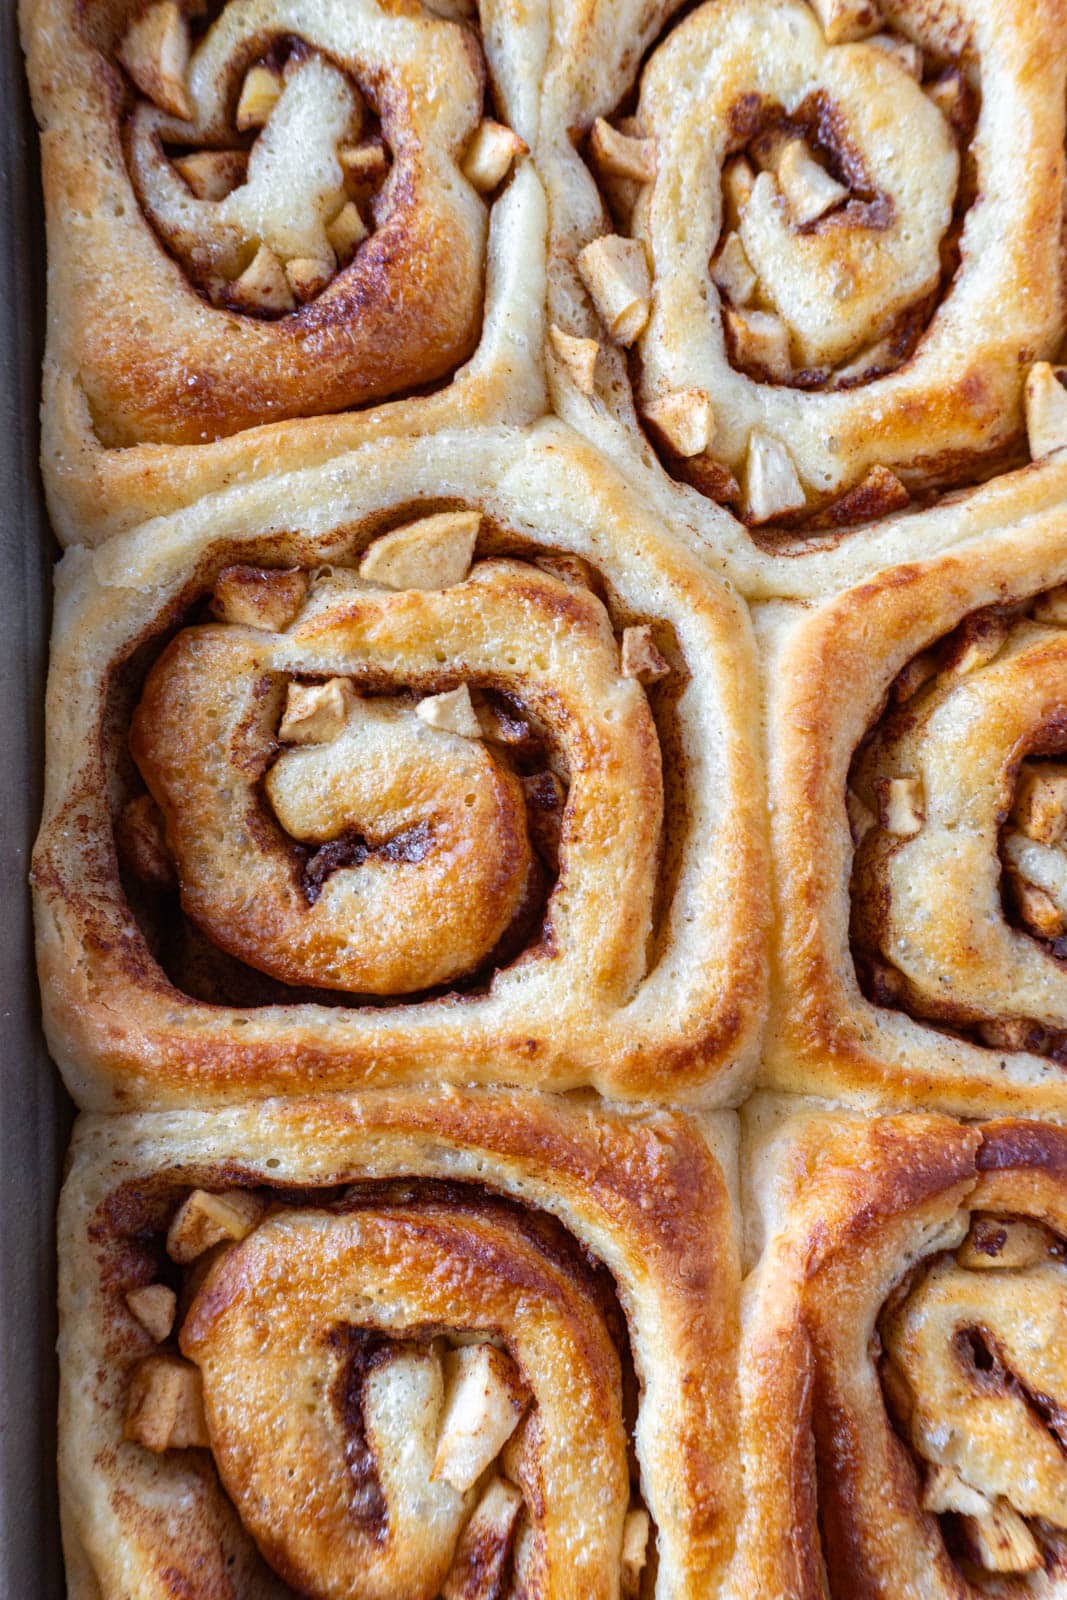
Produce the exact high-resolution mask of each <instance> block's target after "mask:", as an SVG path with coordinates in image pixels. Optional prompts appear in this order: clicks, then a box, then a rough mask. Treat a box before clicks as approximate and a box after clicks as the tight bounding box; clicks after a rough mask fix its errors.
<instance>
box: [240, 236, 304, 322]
mask: <svg viewBox="0 0 1067 1600" xmlns="http://www.w3.org/2000/svg"><path fill="white" fill-rule="evenodd" d="M229 298H230V300H231V301H232V302H233V304H234V305H235V306H236V307H237V309H238V310H239V311H270V312H284V311H292V310H293V308H294V306H295V304H296V302H295V301H294V299H293V292H292V290H291V289H290V287H289V279H288V278H287V277H286V276H285V268H284V267H283V266H282V264H281V262H280V261H279V260H278V257H277V256H276V255H275V254H274V251H273V250H272V249H271V248H270V246H269V245H265V244H261V245H260V247H259V249H258V250H257V251H256V253H255V256H254V257H253V260H252V262H251V264H250V265H249V266H247V267H246V268H245V270H244V271H243V272H242V273H241V275H240V277H239V278H235V279H234V281H233V283H231V285H230V293H229Z"/></svg>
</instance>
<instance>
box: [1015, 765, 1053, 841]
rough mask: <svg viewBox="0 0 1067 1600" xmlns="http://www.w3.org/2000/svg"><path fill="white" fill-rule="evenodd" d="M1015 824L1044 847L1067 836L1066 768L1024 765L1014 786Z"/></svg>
mask: <svg viewBox="0 0 1067 1600" xmlns="http://www.w3.org/2000/svg"><path fill="white" fill-rule="evenodd" d="M1011 816H1012V821H1013V822H1015V823H1016V824H1017V825H1018V826H1019V827H1020V828H1021V829H1022V831H1023V832H1024V833H1025V834H1026V835H1027V836H1028V837H1029V838H1031V839H1036V840H1038V841H1039V843H1041V844H1059V842H1060V840H1061V839H1062V838H1063V836H1064V834H1065V833H1067V766H1062V765H1060V764H1059V763H1056V762H1051V761H1050V762H1043V763H1041V764H1040V765H1038V764H1036V763H1035V764H1034V765H1032V766H1031V765H1029V764H1027V763H1024V764H1023V767H1022V769H1021V771H1020V773H1019V777H1018V780H1017V782H1016V785H1015V800H1014V803H1013V805H1012V808H1011Z"/></svg>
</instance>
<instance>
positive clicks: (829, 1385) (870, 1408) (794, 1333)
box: [731, 1096, 1067, 1600]
mask: <svg viewBox="0 0 1067 1600" xmlns="http://www.w3.org/2000/svg"><path fill="white" fill-rule="evenodd" d="M745 1122H746V1129H747V1140H746V1173H747V1177H746V1182H747V1184H748V1189H747V1191H746V1194H747V1196H748V1197H750V1198H751V1200H752V1204H753V1215H752V1219H751V1220H752V1231H753V1241H754V1243H756V1244H758V1246H759V1248H760V1254H759V1257H758V1262H757V1265H756V1267H755V1270H754V1271H753V1273H752V1275H751V1277H750V1279H749V1280H748V1283H747V1286H746V1290H745V1309H744V1323H743V1330H744V1331H743V1335H742V1355H741V1392H742V1427H741V1440H742V1443H741V1450H742V1457H743V1459H744V1461H745V1472H746V1482H747V1483H748V1484H749V1485H750V1497H749V1499H748V1501H747V1505H746V1514H745V1523H744V1526H743V1528H742V1531H741V1535H740V1538H739V1553H738V1558H737V1565H736V1567H735V1573H734V1577H733V1580H732V1584H731V1592H732V1593H733V1592H736V1593H737V1594H741V1593H753V1592H755V1593H760V1594H762V1593H768V1594H769V1593H774V1594H779V1595H783V1596H796V1597H800V1596H804V1597H812V1600H814V1597H817V1596H818V1597H826V1596H838V1595H864V1596H869V1597H870V1600H877V1597H879V1596H883V1595H884V1596H887V1597H888V1596H890V1595H892V1596H898V1597H899V1596H904V1595H908V1596H910V1595H916V1596H918V1595H920V1594H921V1595H924V1596H931V1597H941V1596H945V1597H949V1596H951V1597H952V1600H976V1597H979V1596H990V1595H1015V1596H1023V1595H1041V1596H1048V1597H1054V1596H1057V1595H1061V1594H1063V1593H1065V1592H1067V1532H1065V1529H1067V1446H1065V1443H1064V1421H1063V1419H1064V1416H1065V1415H1067V1412H1065V1409H1064V1401H1065V1399H1067V1318H1065V1312H1067V1267H1065V1265H1064V1250H1065V1248H1067V1245H1065V1240H1067V1140H1065V1135H1064V1131H1063V1129H1062V1128H1060V1127H1056V1126H1053V1125H1050V1124H1047V1123H1035V1122H1024V1121H1011V1120H1006V1121H1002V1122H991V1123H984V1124H977V1125H971V1126H964V1125H961V1124H958V1123H954V1122H952V1121H950V1120H949V1119H947V1118H943V1117H935V1116H926V1115H911V1116H901V1117H888V1118H881V1119H874V1120H863V1119H860V1118H859V1117H857V1116H855V1115H847V1114H845V1113H840V1112H837V1113H830V1112H828V1111H826V1110H824V1109H820V1108H818V1107H814V1106H813V1105H812V1104H811V1103H805V1102H802V1101H799V1102H798V1101H795V1100H794V1101H792V1102H789V1103H786V1102H784V1101H780V1102H776V1101H774V1100H773V1099H771V1098H770V1097H765V1096H758V1097H757V1098H756V1099H755V1100H753V1101H752V1102H751V1103H750V1106H749V1108H748V1109H747V1111H746V1113H745Z"/></svg>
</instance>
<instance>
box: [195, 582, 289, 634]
mask: <svg viewBox="0 0 1067 1600" xmlns="http://www.w3.org/2000/svg"><path fill="white" fill-rule="evenodd" d="M307 592H308V576H307V573H306V572H300V571H298V570H296V569H292V570H274V569H272V568H268V567H224V568H223V569H222V571H221V572H220V573H219V575H218V577H217V578H216V579H215V589H214V594H213V596H212V610H213V611H214V613H215V615H216V616H217V617H219V618H220V619H221V620H222V621H223V622H231V623H233V624H234V625H235V626H239V627H244V628H260V629H262V630H264V631H265V632H267V633H280V632H281V631H282V629H283V628H287V627H288V626H289V624H290V623H291V622H294V621H295V620H296V618H297V616H298V615H299V614H300V609H301V607H302V606H303V604H304V601H305V599H306V598H307Z"/></svg>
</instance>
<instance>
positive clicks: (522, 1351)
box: [60, 1091, 738, 1600]
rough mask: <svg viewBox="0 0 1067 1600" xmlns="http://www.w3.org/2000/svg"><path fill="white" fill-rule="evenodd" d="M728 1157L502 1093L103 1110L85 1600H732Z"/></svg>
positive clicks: (81, 1404)
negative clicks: (123, 1599) (359, 1597)
mask: <svg viewBox="0 0 1067 1600" xmlns="http://www.w3.org/2000/svg"><path fill="white" fill-rule="evenodd" d="M735 1141H736V1131H735V1129H734V1125H733V1121H732V1119H730V1118H728V1117H726V1116H722V1117H719V1118H708V1119H706V1120H705V1121H704V1122H702V1123H700V1124H698V1123H697V1122H695V1121H692V1120H689V1119H686V1118H685V1117H683V1116H681V1115H679V1114H670V1113H651V1114H646V1115H645V1116H643V1117H641V1118H639V1119H634V1120H628V1119H626V1118H625V1117H623V1116H621V1115H618V1114H612V1113H608V1112H601V1111H595V1110H592V1109H581V1108H579V1107H577V1106H573V1105H571V1106H567V1105H565V1104H563V1103H561V1102H553V1101H551V1100H548V1099H540V1098H539V1097H538V1096H536V1095H527V1094H516V1095H514V1096H512V1097H511V1098H510V1099H509V1102H508V1105H507V1106H506V1107H501V1106H500V1104H499V1103H498V1102H494V1100H493V1099H492V1098H491V1097H490V1096H488V1095H484V1094H479V1093H478V1092H477V1091H463V1092H460V1091H451V1092H448V1093H437V1092H427V1091H421V1092H419V1093H417V1094H412V1095H403V1094H394V1095H389V1094H382V1093H371V1094H368V1095H366V1096H364V1097H362V1098H348V1099H346V1098H340V1099H335V1100H331V1101H293V1100H290V1101H277V1102H267V1103H265V1104H262V1105H260V1106H258V1107H255V1108H248V1107H245V1108H240V1109H230V1110H227V1111H224V1112H218V1113H214V1114H211V1113H207V1114H205V1113H184V1114H181V1115H178V1116H174V1115H173V1114H171V1115H167V1116H165V1117H164V1116H163V1115H150V1114H146V1115H141V1116H137V1117H125V1118H86V1119H85V1120H83V1122H82V1123H81V1124H80V1126H79V1128H78V1130H77V1132H76V1134H75V1141H74V1149H73V1152H72V1164H71V1170H70V1175H69V1177H68V1181H67V1185H66V1189H65V1192H64V1197H63V1201H62V1210H61V1219H60V1241H61V1256H62V1263H61V1278H60V1282H61V1300H62V1329H61V1336H60V1352H61V1368H62V1374H61V1383H62V1395H61V1440H60V1472H61V1483H62V1500H63V1520H64V1539H65V1546H66V1551H67V1556H68V1569H69V1573H70V1576H71V1591H70V1592H71V1594H72V1595H73V1596H76V1597H79V1600H80V1597H82V1596H88V1595H90V1594H91V1595H94V1596H99V1597H100V1600H111V1597H116V1600H117V1597H118V1596H119V1595H122V1594H128V1593H136V1594H138V1595H139V1596H143V1597H144V1600H151V1597H154V1596H157V1595H158V1596H160V1597H162V1596H164V1595H170V1594H173V1593H174V1592H175V1591H176V1589H180V1590H181V1592H182V1593H184V1594H187V1595H188V1596H189V1600H201V1597H202V1600H207V1596H209V1595H214V1594H216V1593H222V1592H226V1593H229V1594H232V1595H233V1596H235V1600H250V1597H252V1596H259V1595H264V1596H265V1595H270V1596H278V1597H279V1600H280V1597H282V1596H287V1595H295V1594H300V1595H307V1596H315V1597H323V1600H326V1597H332V1596H342V1595H346V1596H347V1595H350V1594H352V1593H354V1592H356V1591H357V1590H358V1592H359V1593H360V1594H367V1595H370V1594H373V1595H379V1596H382V1597H383V1600H392V1597H393V1596H395V1597H396V1600H401V1597H403V1600H413V1597H415V1596H424V1597H425V1600H434V1597H436V1596H443V1597H444V1600H458V1597H463V1600H478V1597H483V1600H489V1597H490V1596H493V1597H503V1596H514V1597H518V1596H519V1595H522V1596H528V1597H531V1600H532V1597H534V1596H537V1597H546V1600H547V1597H549V1596H574V1597H578V1596H583V1597H584V1596H598V1597H602V1600H612V1597H615V1596H618V1595H627V1596H638V1595H649V1596H651V1595H653V1594H655V1595H657V1596H659V1597H660V1600H665V1597H667V1596H671V1597H677V1600H687V1597H691V1600H698V1597H703V1596H705V1595H707V1594H709V1593H711V1592H712V1591H713V1589H716V1588H717V1587H718V1584H719V1581H720V1579H721V1577H722V1574H723V1572H724V1570H725V1565H726V1563H727V1561H728V1560H729V1558H730V1554H731V1550H732V1543H733V1535H734V1529H735V1524H736V1517H737V1498H736V1492H735V1481H734V1473H733V1453H734V1449H735V1445H736V1377H735V1360H736V1338H737V1275H738V1263H737V1250H736V1244H735V1240H734V1221H733V1217H734V1209H733V1199H732V1190H731V1183H732V1178H731V1171H732V1165H733V1162H734V1159H735V1150H734V1145H735Z"/></svg>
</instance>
